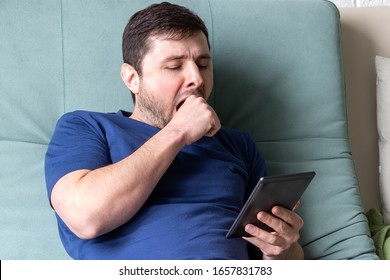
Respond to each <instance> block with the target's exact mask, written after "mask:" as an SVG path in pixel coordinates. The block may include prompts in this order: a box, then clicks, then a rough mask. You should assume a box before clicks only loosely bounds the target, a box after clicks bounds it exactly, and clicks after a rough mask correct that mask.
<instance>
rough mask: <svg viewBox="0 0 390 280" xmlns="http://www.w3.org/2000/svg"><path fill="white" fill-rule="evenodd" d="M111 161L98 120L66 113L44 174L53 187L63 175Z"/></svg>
mask: <svg viewBox="0 0 390 280" xmlns="http://www.w3.org/2000/svg"><path fill="white" fill-rule="evenodd" d="M110 163H111V160H110V154H109V150H108V144H107V141H106V140H105V137H104V131H103V130H102V129H100V126H99V123H98V122H96V121H94V119H93V118H91V117H90V116H88V115H83V113H77V112H74V113H67V114H65V115H64V116H62V117H61V118H60V119H59V121H58V122H57V125H56V128H55V131H54V134H53V137H52V139H51V142H50V143H49V146H48V150H47V152H46V156H45V178H46V186H47V191H48V195H49V199H50V195H51V191H52V189H53V187H54V185H55V184H56V183H57V181H58V180H59V179H60V178H61V177H63V176H64V175H66V174H68V173H70V172H72V171H76V170H81V169H88V170H94V169H97V168H100V167H103V166H106V165H109V164H110Z"/></svg>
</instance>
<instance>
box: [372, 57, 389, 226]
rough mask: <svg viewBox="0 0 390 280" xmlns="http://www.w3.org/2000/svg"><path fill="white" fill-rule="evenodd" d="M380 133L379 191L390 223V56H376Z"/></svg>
mask: <svg viewBox="0 0 390 280" xmlns="http://www.w3.org/2000/svg"><path fill="white" fill-rule="evenodd" d="M375 66H376V73H377V118H378V133H379V162H380V176H379V184H380V185H379V187H380V188H379V191H380V195H381V201H382V211H383V218H384V221H385V224H390V58H386V57H382V56H376V57H375Z"/></svg>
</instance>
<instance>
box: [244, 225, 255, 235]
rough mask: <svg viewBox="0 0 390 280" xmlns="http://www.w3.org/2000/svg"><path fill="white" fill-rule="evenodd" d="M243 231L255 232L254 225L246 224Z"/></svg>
mask: <svg viewBox="0 0 390 280" xmlns="http://www.w3.org/2000/svg"><path fill="white" fill-rule="evenodd" d="M245 231H246V232H247V233H250V234H254V233H255V227H254V226H252V225H247V226H246V228H245Z"/></svg>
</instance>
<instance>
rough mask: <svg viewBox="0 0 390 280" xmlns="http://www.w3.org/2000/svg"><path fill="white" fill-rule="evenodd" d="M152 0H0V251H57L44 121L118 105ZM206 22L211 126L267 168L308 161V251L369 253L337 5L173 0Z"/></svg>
mask: <svg viewBox="0 0 390 280" xmlns="http://www.w3.org/2000/svg"><path fill="white" fill-rule="evenodd" d="M154 2H159V1H141V0H140V1H133V0H131V1H125V0H121V1H115V2H113V1H108V0H106V1H93V0H84V1H78V0H67V1H60V0H59V1H46V0H35V1H27V0H25V1H12V0H6V1H1V2H0V42H1V43H0V62H1V65H2V66H1V67H0V94H1V103H0V114H1V117H0V127H1V130H0V164H1V166H2V168H1V169H0V199H1V203H0V211H1V213H2V215H1V217H0V223H1V227H0V258H1V259H64V258H68V256H67V255H66V253H65V252H64V250H63V248H62V245H61V244H60V241H59V236H58V233H57V229H56V223H55V217H54V213H53V211H52V209H51V208H50V205H49V203H48V200H47V197H46V189H45V182H44V177H43V158H44V153H45V151H46V148H47V144H48V141H49V140H50V137H51V134H52V131H53V129H54V125H55V123H56V121H57V119H58V118H59V117H60V116H61V115H62V114H63V113H65V112H67V111H72V110H76V109H85V110H94V111H102V112H113V111H117V110H118V109H119V108H121V109H125V110H132V102H131V97H130V94H129V93H128V92H127V90H126V88H125V87H124V85H123V84H122V81H121V79H120V76H119V70H120V66H121V63H122V59H121V36H122V31H123V28H124V26H125V25H126V23H127V21H128V19H129V17H130V15H131V14H132V13H134V12H135V11H137V10H139V9H141V8H143V7H146V6H148V5H149V4H151V3H154ZM172 2H176V3H179V4H183V5H186V6H188V7H189V8H191V9H192V10H194V11H195V12H196V13H198V14H199V15H200V16H201V17H202V18H203V19H204V20H205V22H206V24H207V26H208V28H209V31H210V41H211V44H212V53H213V57H214V63H215V88H214V92H213V95H212V97H211V98H210V103H211V104H212V105H213V106H214V108H215V109H216V111H217V112H218V114H219V116H220V118H221V121H222V123H223V124H225V125H229V126H232V127H236V128H240V129H242V130H245V131H248V132H250V133H251V134H252V136H253V138H254V139H255V140H256V142H257V143H258V145H259V147H260V149H261V150H262V152H263V154H264V155H265V157H266V159H267V163H268V166H269V172H270V173H271V174H281V173H289V172H299V171H307V170H314V171H316V172H317V176H316V178H315V179H314V181H313V182H312V184H311V186H310V187H309V189H308V190H307V192H306V193H305V194H304V197H303V198H302V202H301V207H300V208H299V210H298V211H299V213H300V215H301V216H302V217H303V218H304V220H305V226H304V228H303V230H302V237H301V243H302V245H303V247H304V250H305V255H306V258H308V259H375V258H377V257H376V255H375V248H374V246H373V242H372V240H371V239H370V235H369V231H368V224H367V220H366V218H365V216H364V213H363V208H362V206H361V201H360V194H359V191H358V185H357V179H356V175H355V171H354V167H353V160H352V157H351V153H350V148H349V144H348V134H347V123H346V112H345V100H344V94H345V93H344V80H343V70H342V64H341V53H340V34H339V32H340V30H339V14H338V11H337V9H336V7H335V6H334V5H333V4H331V3H329V2H327V1H321V0H209V1H207V0H198V1H191V0H186V1H185V0H182V1H172Z"/></svg>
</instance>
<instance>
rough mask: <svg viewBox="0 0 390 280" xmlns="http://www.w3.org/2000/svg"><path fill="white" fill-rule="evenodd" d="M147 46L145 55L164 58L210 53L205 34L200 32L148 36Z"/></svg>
mask: <svg viewBox="0 0 390 280" xmlns="http://www.w3.org/2000/svg"><path fill="white" fill-rule="evenodd" d="M148 41H149V48H148V51H147V52H146V54H145V56H153V57H155V59H156V58H157V57H158V58H160V60H164V58H165V57H167V56H172V55H178V56H188V57H196V56H204V55H210V49H209V45H208V42H207V38H206V36H205V35H204V34H203V33H202V32H198V33H195V34H194V35H192V36H186V37H183V38H180V37H179V38H178V37H174V36H171V35H155V36H151V37H150V38H149V40H148Z"/></svg>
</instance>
